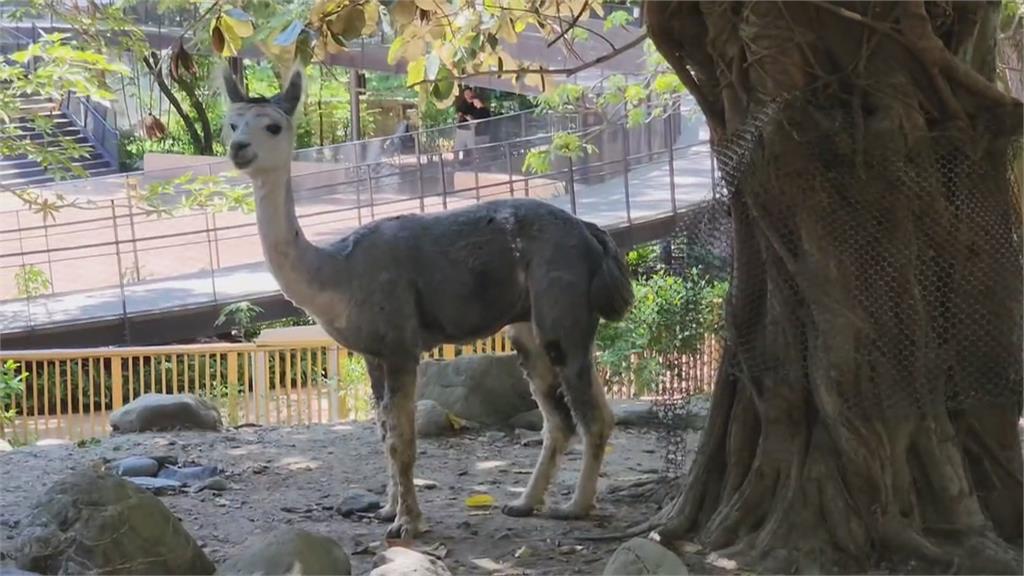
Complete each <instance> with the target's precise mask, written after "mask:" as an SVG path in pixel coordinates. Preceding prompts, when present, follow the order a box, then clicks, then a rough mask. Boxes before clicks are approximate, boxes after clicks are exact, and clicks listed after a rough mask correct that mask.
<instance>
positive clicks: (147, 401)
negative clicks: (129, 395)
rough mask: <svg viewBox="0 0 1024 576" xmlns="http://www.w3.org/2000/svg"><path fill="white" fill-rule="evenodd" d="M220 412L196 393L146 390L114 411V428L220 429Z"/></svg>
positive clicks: (112, 416)
mask: <svg viewBox="0 0 1024 576" xmlns="http://www.w3.org/2000/svg"><path fill="white" fill-rule="evenodd" d="M220 427H221V419H220V412H219V411H218V410H217V407H216V406H214V405H213V404H211V403H210V402H208V401H206V400H204V399H202V398H199V397H198V396H196V395H194V394H143V395H142V396H139V397H138V398H136V399H135V400H134V401H132V402H130V403H128V404H125V405H124V406H122V407H121V408H119V409H117V410H115V411H114V413H113V414H111V415H110V428H111V429H113V431H114V432H147V431H151V430H219V429H220Z"/></svg>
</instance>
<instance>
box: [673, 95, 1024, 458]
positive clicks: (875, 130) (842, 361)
mask: <svg viewBox="0 0 1024 576" xmlns="http://www.w3.org/2000/svg"><path fill="white" fill-rule="evenodd" d="M750 118H751V119H750V120H749V121H748V123H747V124H746V125H745V126H744V127H743V128H741V129H739V130H737V131H735V132H734V133H733V134H732V135H731V136H730V137H729V138H728V139H727V140H726V141H725V142H722V143H720V145H718V146H716V149H715V156H716V160H717V161H718V168H719V173H718V177H717V179H716V182H715V187H714V194H713V200H711V201H710V203H709V204H708V207H709V208H708V210H705V211H703V212H702V214H701V217H702V218H703V219H702V220H700V221H696V222H688V223H686V224H685V225H684V226H681V231H680V234H678V235H677V236H680V237H686V238H687V239H688V242H689V243H690V244H696V245H704V246H717V247H719V249H721V247H723V246H731V245H730V244H729V241H728V240H729V239H730V238H731V236H732V232H731V230H730V227H729V221H730V217H735V216H736V215H734V214H732V212H733V211H735V210H740V211H741V212H742V216H741V217H743V218H747V219H748V221H749V222H751V223H753V229H755V230H756V231H757V238H756V239H755V240H754V242H755V243H757V245H756V246H755V247H754V248H753V253H755V254H757V257H758V258H760V259H761V262H760V263H758V264H757V265H747V266H745V267H744V271H743V274H744V275H745V276H744V277H743V278H742V282H743V283H744V285H746V286H752V287H754V289H753V290H737V284H736V279H735V278H734V279H733V281H734V283H733V285H732V291H731V293H730V300H731V302H730V308H731V310H745V311H746V313H744V314H743V315H742V317H740V316H739V315H735V316H734V317H732V318H731V322H729V324H728V330H727V334H726V338H727V339H728V340H729V341H730V343H731V344H732V345H734V346H735V352H736V354H737V358H739V361H738V362H736V363H734V365H733V366H731V369H733V370H737V371H738V372H741V373H738V374H736V376H737V377H738V378H739V379H740V380H741V381H743V382H744V383H745V384H746V385H755V386H762V387H765V388H763V389H762V388H758V389H757V390H755V391H754V393H755V395H756V394H770V393H771V389H770V388H767V386H770V385H771V383H773V382H780V381H783V380H785V381H793V379H798V380H799V381H801V382H803V383H804V384H805V385H806V386H808V387H810V388H811V389H812V390H819V389H820V388H819V387H820V386H828V387H830V388H832V389H834V390H835V391H836V392H837V396H838V398H839V399H840V401H841V403H842V407H841V408H842V411H843V413H844V414H846V415H848V416H849V417H851V418H856V419H858V420H862V421H864V422H871V421H879V420H882V419H885V420H888V421H893V420H894V419H898V418H900V417H902V416H906V417H911V416H912V415H913V414H915V413H922V412H923V411H927V410H933V409H936V408H944V409H946V410H949V411H957V410H967V409H970V408H972V407H974V406H977V405H979V404H1002V405H1006V403H1012V405H1014V406H1015V407H1016V409H1017V410H1018V411H1020V409H1021V403H1022V398H1021V397H1022V378H1024V367H1022V353H1021V347H1022V338H1021V335H1022V322H1021V310H1022V305H1021V299H1022V256H1021V254H1022V239H1021V190H1020V182H1019V180H1018V178H1019V173H1016V174H1015V167H1016V169H1017V170H1019V167H1017V166H1016V164H1019V162H1020V161H1021V141H1020V135H1019V133H1018V134H1017V135H1016V136H1013V137H1012V138H1010V139H1007V138H1005V137H1003V136H1000V135H999V134H1000V130H1001V128H1000V127H997V126H992V127H985V126H980V127H979V126H976V127H974V129H973V130H963V129H961V128H958V127H956V126H950V127H949V128H948V129H941V128H935V127H928V129H927V130H924V129H922V130H921V131H920V132H919V133H917V134H915V133H911V132H910V130H911V129H910V128H907V129H906V130H907V132H906V133H905V134H904V136H905V137H904V138H902V139H898V138H892V137H891V135H892V134H893V131H892V128H891V126H888V127H887V126H883V125H882V124H881V123H884V122H893V121H895V120H894V119H891V118H881V117H873V118H867V119H865V118H864V117H863V116H861V115H855V114H854V113H853V112H852V111H851V108H850V107H836V106H835V105H832V106H824V105H820V103H819V102H815V101H813V100H811V99H809V98H807V97H802V96H801V97H791V98H789V99H786V100H775V101H772V102H769V103H767V104H766V105H764V106H763V107H762V108H761V109H760V111H759V112H758V113H756V114H752V115H751V117H750ZM873 123H875V124H874V125H873ZM922 128H924V127H922ZM989 128H991V130H989ZM881 136H886V137H881ZM709 215H713V216H715V217H709ZM726 215H729V217H724V216H726ZM759 306H760V307H763V308H764V309H763V310H762V309H759V308H757V307H759ZM752 309H758V310H759V312H755V313H751V312H750V310H752ZM730 316H733V315H731V314H730ZM819 401H820V399H819ZM937 404H941V405H942V406H937ZM658 410H659V414H660V415H661V418H662V420H663V422H664V424H665V429H666V438H665V446H666V450H667V452H666V456H665V459H666V466H667V468H668V469H669V470H678V469H679V466H680V465H681V463H682V462H684V461H685V453H686V450H687V445H686V444H687V443H686V440H685V438H686V433H685V425H684V422H683V420H684V419H685V418H686V417H687V414H688V409H687V406H686V402H685V401H680V400H677V399H669V400H666V401H663V402H660V403H659V405H658Z"/></svg>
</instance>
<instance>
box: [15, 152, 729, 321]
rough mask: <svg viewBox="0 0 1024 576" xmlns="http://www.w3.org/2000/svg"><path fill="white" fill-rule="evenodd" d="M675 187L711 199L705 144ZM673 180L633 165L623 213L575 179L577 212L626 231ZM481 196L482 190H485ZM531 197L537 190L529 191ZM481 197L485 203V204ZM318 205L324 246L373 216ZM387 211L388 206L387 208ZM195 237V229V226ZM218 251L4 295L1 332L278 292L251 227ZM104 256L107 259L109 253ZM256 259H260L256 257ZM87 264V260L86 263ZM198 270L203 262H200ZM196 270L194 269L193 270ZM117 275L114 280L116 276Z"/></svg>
mask: <svg viewBox="0 0 1024 576" xmlns="http://www.w3.org/2000/svg"><path fill="white" fill-rule="evenodd" d="M674 171H675V178H674V190H675V198H676V206H677V210H684V209H685V208H686V207H687V206H692V205H694V204H697V203H699V202H702V201H704V200H706V199H708V198H709V197H710V194H711V184H712V173H711V156H710V150H709V148H708V146H707V145H706V144H703V145H699V146H694V147H691V148H687V149H684V150H681V151H678V152H677V155H676V158H675V162H674ZM672 190H673V186H672V182H671V181H670V177H669V169H668V163H667V162H666V161H665V160H664V159H660V160H656V161H655V162H653V163H651V164H646V165H638V166H634V167H631V168H630V172H629V214H628V215H627V210H626V207H627V205H626V186H625V183H624V181H623V179H622V177H621V176H619V177H618V178H613V179H610V180H607V181H605V182H603V183H600V184H596V185H590V186H587V185H582V184H579V183H576V184H575V198H576V212H577V215H578V216H579V217H580V218H583V219H586V220H589V221H591V222H594V223H596V224H599V225H601V226H602V227H605V228H607V229H609V230H615V229H622V228H628V227H629V226H630V223H631V222H633V223H635V222H640V221H644V220H650V219H654V218H657V217H663V216H668V215H671V214H672V196H671V191H672ZM490 193H491V194H493V195H494V197H506V198H507V197H508V196H509V194H508V189H507V188H504V187H501V188H498V189H494V188H492V189H491V191H490ZM513 194H514V195H518V196H522V195H524V194H523V193H522V190H521V189H520V188H513ZM485 195H486V193H485ZM533 195H537V191H536V190H534V191H533ZM486 199H487V198H484V199H483V200H484V201H486ZM318 200H320V202H318V204H317V207H318V208H319V212H320V213H318V212H317V210H315V209H314V210H312V211H310V210H305V212H306V214H303V213H302V212H303V210H300V218H301V221H302V224H303V227H304V229H305V230H306V231H307V234H308V235H309V236H310V238H311V239H312V240H313V241H315V242H318V243H326V242H328V241H330V240H331V239H333V238H337V237H339V236H341V235H343V234H345V233H347V232H349V231H351V230H353V229H354V228H356V227H357V226H358V224H359V221H358V220H357V218H360V219H361V220H362V222H363V223H365V222H366V221H368V220H370V219H371V216H370V214H369V209H368V207H366V208H363V210H362V211H361V214H360V215H357V214H356V210H354V209H353V208H351V205H352V204H353V199H351V198H341V197H330V196H328V197H325V198H322V199H318ZM546 200H548V201H549V202H551V203H553V204H555V205H556V206H559V207H561V208H563V209H565V210H570V207H571V203H572V201H571V198H570V196H569V194H561V195H559V196H555V197H551V198H546ZM476 202H477V200H476V197H475V194H472V193H461V194H458V195H453V196H450V197H448V198H447V199H446V202H445V203H446V204H447V207H448V209H452V208H457V207H461V206H468V205H471V204H474V203H476ZM385 203H386V208H385V206H380V207H379V208H378V209H377V211H376V213H375V214H374V217H375V218H381V217H386V216H389V215H393V214H399V213H416V212H419V211H420V199H419V198H396V197H394V196H383V197H381V198H375V204H381V205H383V204H385ZM324 205H333V206H334V207H335V208H336V209H337V208H339V207H340V209H338V210H336V211H335V214H334V215H327V216H324V215H323V214H322V212H324V210H323V206H324ZM443 209H444V207H443V206H442V205H441V203H440V200H439V199H438V198H436V197H434V198H430V199H429V202H428V203H427V206H426V211H427V212H436V211H441V210H443ZM385 210H386V211H385ZM196 233H197V234H200V233H201V231H200V230H199V229H197V232H196ZM219 242H220V244H219V245H218V246H219V247H223V248H218V249H219V250H220V249H224V250H226V249H227V247H228V246H230V243H232V242H234V243H235V244H237V245H238V247H240V248H241V247H244V248H245V254H246V255H245V256H244V259H247V260H248V262H246V263H243V264H239V265H230V263H227V264H226V263H225V262H224V260H221V259H220V258H219V257H218V259H219V260H220V266H219V267H217V268H216V269H215V270H213V271H212V272H211V271H210V270H209V265H208V264H207V269H206V270H203V271H197V272H191V273H184V274H180V275H175V276H172V277H165V278H161V279H156V280H148V281H146V280H144V281H142V282H136V283H130V284H125V286H124V299H123V301H122V297H121V289H120V288H119V287H117V286H114V287H111V288H99V289H94V290H83V291H78V292H66V293H59V294H54V295H51V296H44V297H38V298H33V299H32V300H31V301H28V300H6V301H3V302H0V332H4V333H7V332H12V333H13V332H22V331H25V330H28V329H30V328H33V327H34V328H42V327H53V326H60V325H67V324H76V323H86V322H90V321H96V320H102V319H110V318H117V317H120V316H122V315H123V314H128V315H136V314H153V313H158V312H161V311H169V310H180V309H185V308H190V307H195V306H201V305H209V304H211V303H217V304H220V305H227V304H229V303H232V302H238V301H242V300H247V299H253V298H257V297H260V296H266V295H272V294H276V293H277V292H278V291H279V288H278V286H277V283H276V282H275V280H274V278H273V276H272V275H271V274H270V272H269V271H268V270H267V268H266V264H265V263H264V262H263V261H262V258H261V257H258V256H257V255H256V254H255V253H252V254H250V253H249V251H250V250H258V245H259V240H258V237H257V236H256V232H255V228H254V227H251V228H242V229H240V231H239V233H238V234H237V235H235V236H234V237H231V238H224V237H222V238H221V239H220V240H219ZM193 244H194V245H192V246H189V245H182V246H179V247H178V248H175V249H173V250H171V249H168V251H167V252H164V253H161V254H159V257H160V258H161V259H171V260H172V261H173V262H174V263H175V264H179V265H181V266H186V265H187V263H188V261H189V260H190V259H196V260H197V263H201V262H204V261H206V262H208V260H206V258H207V246H206V245H204V244H205V243H203V242H199V241H197V242H195V243H193ZM108 259H109V258H108ZM254 260H258V261H254ZM86 265H87V264H86ZM199 268H201V266H199ZM193 269H197V268H195V267H194V268H193ZM115 278H116V277H115Z"/></svg>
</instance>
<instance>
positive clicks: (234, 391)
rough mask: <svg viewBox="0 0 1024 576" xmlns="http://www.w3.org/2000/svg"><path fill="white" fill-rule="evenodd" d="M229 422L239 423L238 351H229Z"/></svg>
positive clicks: (235, 424) (234, 424)
mask: <svg viewBox="0 0 1024 576" xmlns="http://www.w3.org/2000/svg"><path fill="white" fill-rule="evenodd" d="M227 357H228V424H230V425H231V426H237V425H238V352H228V355H227Z"/></svg>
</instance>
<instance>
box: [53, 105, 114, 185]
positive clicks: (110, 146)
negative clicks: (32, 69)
mask: <svg viewBox="0 0 1024 576" xmlns="http://www.w3.org/2000/svg"><path fill="white" fill-rule="evenodd" d="M60 108H61V111H63V112H64V113H65V114H67V116H68V118H70V119H71V121H72V122H74V123H75V124H76V125H77V126H78V128H79V129H80V130H81V131H82V134H83V135H85V137H86V138H88V139H89V141H90V142H92V143H93V145H95V146H96V149H97V150H99V152H100V153H101V154H103V157H104V158H105V159H106V160H107V161H108V162H109V163H110V165H111V167H112V168H114V169H115V170H116V169H117V168H118V166H119V165H120V155H121V148H120V146H121V145H120V137H121V136H120V132H118V130H117V114H114V113H112V112H111V111H110V110H109V109H107V108H106V107H99V106H97V104H96V103H95V102H93V101H92V99H91V98H89V97H88V96H79V95H77V94H74V93H72V92H68V93H67V94H66V95H65V97H64V98H63V99H61V106H60ZM101 109H102V110H103V111H102V112H101V111H100V110H101ZM111 122H112V123H113V125H111Z"/></svg>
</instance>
